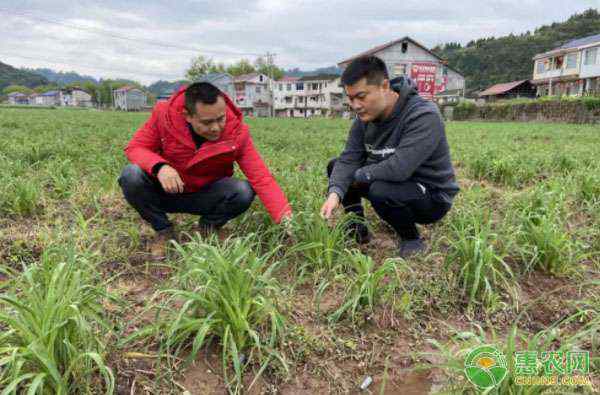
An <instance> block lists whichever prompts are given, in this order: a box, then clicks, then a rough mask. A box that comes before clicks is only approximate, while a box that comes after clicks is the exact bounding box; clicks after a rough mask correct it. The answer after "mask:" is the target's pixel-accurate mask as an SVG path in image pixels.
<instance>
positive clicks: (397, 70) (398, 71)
mask: <svg viewBox="0 0 600 395" xmlns="http://www.w3.org/2000/svg"><path fill="white" fill-rule="evenodd" d="M394 74H395V75H397V76H401V75H408V64H406V63H397V64H395V65H394Z"/></svg>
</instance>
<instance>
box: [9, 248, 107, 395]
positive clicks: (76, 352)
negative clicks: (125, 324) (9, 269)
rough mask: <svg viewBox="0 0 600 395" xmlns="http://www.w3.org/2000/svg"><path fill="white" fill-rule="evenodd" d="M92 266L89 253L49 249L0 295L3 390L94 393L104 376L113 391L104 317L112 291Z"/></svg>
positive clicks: (32, 392)
mask: <svg viewBox="0 0 600 395" xmlns="http://www.w3.org/2000/svg"><path fill="white" fill-rule="evenodd" d="M58 258H62V259H58ZM92 270H94V269H93V268H91V267H90V266H89V264H88V262H87V261H86V258H85V257H83V256H77V255H75V254H74V253H72V252H69V253H67V254H66V255H63V254H52V253H50V252H46V253H45V254H44V255H43V256H42V257H41V261H40V263H39V264H36V265H32V266H30V267H28V268H26V269H25V271H24V272H23V273H22V274H21V277H20V278H19V279H18V280H17V281H16V285H15V288H14V290H13V291H8V292H6V293H4V294H3V295H2V296H0V305H2V310H1V311H2V312H0V327H2V329H3V330H2V334H0V386H2V387H4V392H3V394H11V393H24V391H27V393H28V394H38V393H41V394H49V393H52V394H59V395H66V394H72V393H91V392H92V390H94V391H98V390H99V389H100V388H101V384H100V383H99V382H98V380H97V378H98V374H99V375H100V376H101V377H102V378H103V379H104V386H105V391H106V393H107V394H112V393H113V390H114V377H113V374H112V372H111V370H110V368H108V367H107V366H106V364H105V362H104V358H103V352H104V349H105V346H104V343H103V339H102V335H101V333H102V331H105V333H106V332H110V327H109V326H108V325H107V324H106V323H105V321H104V319H103V318H102V311H103V310H104V309H103V306H102V301H103V300H105V298H106V296H107V295H106V294H105V292H104V290H102V289H101V288H99V287H98V286H96V285H94V284H93V282H92V279H91V278H90V276H89V273H91V272H92Z"/></svg>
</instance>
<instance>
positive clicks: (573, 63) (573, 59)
mask: <svg viewBox="0 0 600 395" xmlns="http://www.w3.org/2000/svg"><path fill="white" fill-rule="evenodd" d="M576 67H577V54H576V53H571V54H569V55H567V69H574V68H576Z"/></svg>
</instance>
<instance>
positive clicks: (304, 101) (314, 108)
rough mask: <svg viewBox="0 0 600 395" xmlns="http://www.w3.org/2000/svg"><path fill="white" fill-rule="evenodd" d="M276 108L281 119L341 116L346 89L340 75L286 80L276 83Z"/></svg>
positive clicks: (287, 78) (276, 113)
mask: <svg viewBox="0 0 600 395" xmlns="http://www.w3.org/2000/svg"><path fill="white" fill-rule="evenodd" d="M273 106H274V109H275V115H276V116H278V117H294V118H309V117H313V116H334V115H341V113H342V111H343V110H344V89H343V88H342V87H341V85H340V77H339V76H337V75H326V74H322V75H316V76H305V77H302V78H297V77H284V78H282V79H281V80H279V81H276V82H275V85H274V102H273Z"/></svg>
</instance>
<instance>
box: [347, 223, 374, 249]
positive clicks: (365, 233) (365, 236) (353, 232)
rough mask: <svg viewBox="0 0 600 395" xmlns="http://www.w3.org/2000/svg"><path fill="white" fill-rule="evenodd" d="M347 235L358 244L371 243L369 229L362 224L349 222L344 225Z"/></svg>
mask: <svg viewBox="0 0 600 395" xmlns="http://www.w3.org/2000/svg"><path fill="white" fill-rule="evenodd" d="M346 229H347V231H348V235H350V237H353V238H354V240H356V242H357V243H358V244H367V243H368V242H370V241H371V232H369V227H368V226H367V225H365V224H364V223H362V222H357V221H351V222H349V223H348V225H346Z"/></svg>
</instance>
